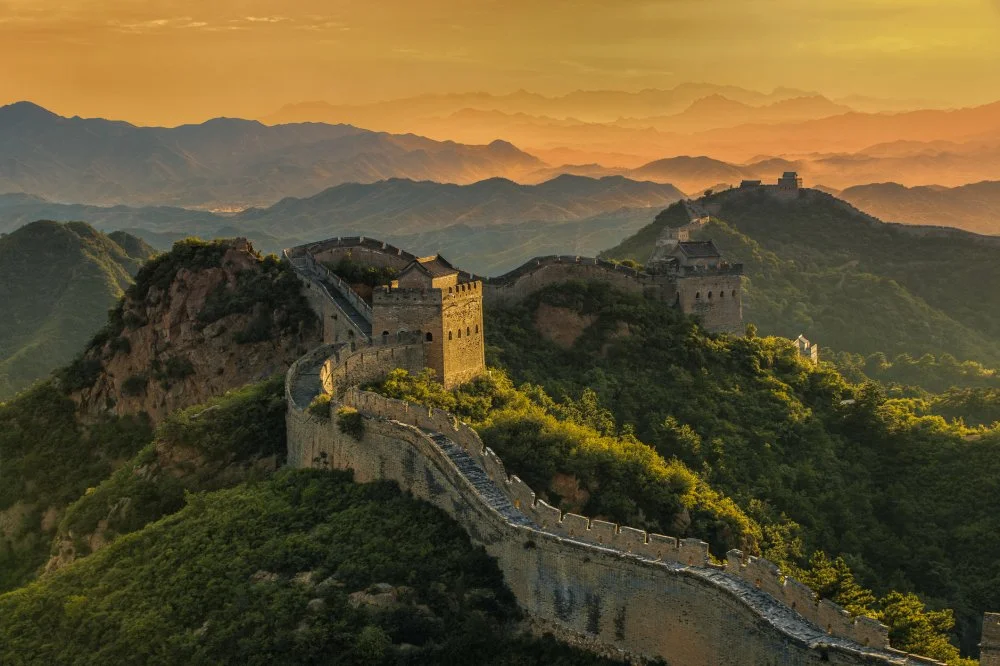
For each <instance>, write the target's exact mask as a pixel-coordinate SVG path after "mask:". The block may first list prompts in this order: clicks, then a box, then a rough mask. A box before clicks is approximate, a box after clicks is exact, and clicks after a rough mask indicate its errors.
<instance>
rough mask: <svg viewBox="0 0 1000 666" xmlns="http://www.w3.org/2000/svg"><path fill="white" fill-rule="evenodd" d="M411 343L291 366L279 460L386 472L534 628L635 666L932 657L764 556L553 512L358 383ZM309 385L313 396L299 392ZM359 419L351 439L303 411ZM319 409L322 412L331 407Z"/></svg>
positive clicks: (342, 349) (428, 423)
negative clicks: (314, 404)
mask: <svg viewBox="0 0 1000 666" xmlns="http://www.w3.org/2000/svg"><path fill="white" fill-rule="evenodd" d="M421 349H422V348H421V346H420V345H419V344H410V345H406V344H401V345H383V346H380V347H379V346H376V347H373V346H367V347H355V348H351V346H350V345H346V344H341V345H328V346H325V347H323V348H320V349H318V350H316V351H315V352H313V353H310V354H307V355H306V356H305V357H303V358H302V359H300V361H299V362H297V363H296V364H294V365H293V366H292V368H291V369H290V370H289V375H288V378H287V381H286V395H287V398H288V404H289V411H288V447H289V455H288V460H289V464H290V465H292V466H297V467H315V466H321V467H330V468H343V469H352V470H354V473H355V479H356V480H357V481H359V482H366V481H372V480H376V479H391V480H394V481H396V482H397V483H399V485H400V486H401V487H402V488H403V490H405V491H408V492H410V493H412V494H413V495H414V496H416V497H419V498H422V499H425V500H427V501H429V502H431V503H432V504H434V505H436V506H438V507H439V508H441V509H443V510H445V511H446V512H447V513H449V515H451V516H452V517H453V518H454V519H455V520H456V521H457V522H458V523H459V524H460V525H462V527H463V528H464V529H466V531H467V532H468V533H469V536H470V538H471V539H472V540H473V542H475V543H478V544H481V545H482V546H484V547H485V548H486V550H487V552H489V553H490V554H491V555H492V556H493V557H495V558H496V560H497V562H498V564H499V566H500V569H501V571H503V573H504V577H505V580H506V582H507V584H508V586H509V587H510V589H511V591H512V592H513V593H514V595H515V597H516V598H517V600H518V602H519V604H520V605H521V606H522V608H523V609H524V610H525V612H526V613H527V615H528V616H529V617H530V618H531V619H532V621H533V622H534V623H535V625H536V626H538V627H540V628H541V629H540V630H544V631H555V632H556V633H557V634H558V635H560V636H562V637H563V638H566V639H569V640H573V641H575V642H577V643H578V644H582V645H586V646H588V647H592V648H594V649H599V650H601V651H602V653H608V654H619V655H622V656H627V657H629V658H634V659H638V660H643V659H649V658H664V659H669V661H670V663H671V664H677V665H684V664H692V665H694V664H699V665H700V664H720V665H726V664H734V665H735V664H756V663H773V664H803V665H805V664H812V663H815V662H817V661H826V662H829V663H833V664H933V663H936V662H934V661H932V660H927V659H923V658H919V657H913V656H910V655H906V654H903V653H901V652H898V651H895V650H891V649H888V648H886V647H885V645H886V636H887V634H886V632H885V629H884V627H882V626H881V625H879V624H878V623H877V622H874V621H872V620H869V619H867V618H850V617H849V616H847V615H846V614H845V613H844V612H843V610H842V609H840V608H838V607H837V606H836V605H835V604H832V603H830V602H828V601H817V599H816V597H815V595H814V594H813V593H812V592H811V591H810V590H809V589H808V588H807V587H806V586H804V585H802V584H801V583H799V582H797V581H795V580H794V579H791V578H788V577H784V576H782V575H781V572H780V571H779V570H778V569H777V567H775V566H774V565H773V564H771V563H770V562H768V561H767V560H764V559H760V558H755V557H749V558H743V556H742V554H741V553H739V551H731V552H730V553H729V554H728V556H727V561H726V563H725V564H720V563H715V562H713V561H712V558H711V556H710V554H709V549H708V544H706V543H705V542H703V541H701V540H699V539H690V538H688V539H678V538H674V537H670V536H664V535H659V534H654V533H649V532H647V531H645V530H641V529H636V528H633V527H628V526H623V525H617V524H615V523H612V522H607V521H603V520H599V519H594V518H588V517H586V516H580V515H576V514H572V513H565V514H564V513H562V512H561V511H560V510H559V509H558V508H557V507H554V506H551V505H550V504H548V503H547V502H545V501H544V499H541V498H539V497H538V496H537V495H536V493H535V492H534V491H533V490H532V489H531V488H530V487H529V486H528V485H527V484H525V483H524V482H523V481H522V480H521V479H519V478H518V477H517V476H513V475H510V474H508V472H507V470H506V468H505V467H504V464H503V461H502V460H501V459H500V457H499V456H497V454H496V453H495V452H493V451H492V450H490V449H489V448H488V447H486V446H485V445H484V443H483V441H482V439H481V438H480V437H479V434H478V433H477V432H476V431H475V430H474V429H473V428H471V427H470V426H468V425H467V424H464V423H462V422H460V421H459V420H458V419H457V418H456V417H455V416H454V415H453V414H451V413H449V412H447V411H445V410H440V409H434V408H428V407H425V406H420V405H415V404H412V403H407V402H405V401H402V400H394V399H391V398H387V397H385V396H382V395H379V394H375V393H371V392H366V391H363V390H361V389H360V388H359V387H360V385H362V384H365V383H367V382H371V381H375V380H377V379H378V378H379V376H378V375H379V373H383V374H384V373H385V372H388V371H389V370H390V369H391V367H392V366H394V365H397V364H398V366H399V367H405V368H411V367H419V365H420V364H421V363H422V359H421V358H420V351H421ZM310 385H311V386H313V389H311V391H310V390H309V389H308V387H309V386H310ZM311 392H312V393H315V394H318V393H320V392H326V393H329V394H331V396H332V400H331V410H335V409H337V408H338V407H340V406H350V407H353V408H355V409H357V410H358V412H360V413H361V414H362V416H363V418H364V423H365V427H364V435H363V437H361V438H360V439H355V438H354V437H352V436H350V435H347V434H345V433H341V432H340V431H339V429H338V428H337V426H336V424H335V423H334V419H333V418H330V417H329V416H328V417H323V416H321V415H316V414H313V413H312V412H311V411H310V410H308V409H307V408H306V405H307V404H308V400H310V399H311V398H310V393H311ZM331 416H332V412H331Z"/></svg>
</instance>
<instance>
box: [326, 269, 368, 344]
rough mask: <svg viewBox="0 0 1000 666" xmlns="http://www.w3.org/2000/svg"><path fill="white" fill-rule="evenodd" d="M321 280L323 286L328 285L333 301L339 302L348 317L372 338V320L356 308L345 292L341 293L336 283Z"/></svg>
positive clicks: (338, 305)
mask: <svg viewBox="0 0 1000 666" xmlns="http://www.w3.org/2000/svg"><path fill="white" fill-rule="evenodd" d="M321 282H322V284H323V286H324V287H326V290H327V291H328V292H330V296H331V298H333V302H334V303H336V304H337V307H339V308H340V309H341V310H342V311H343V313H344V314H346V315H347V317H348V318H349V319H350V320H351V321H352V322H354V325H355V326H357V327H358V328H359V329H361V332H362V333H364V334H365V335H366V336H368V339H369V340H371V337H372V323H371V321H369V320H368V318H367V317H365V316H364V315H363V314H361V313H360V312H358V310H357V308H355V307H354V306H353V305H352V304H351V302H350V301H349V300H347V299H346V298H344V296H343V294H341V293H340V290H339V289H338V288H337V286H336V285H334V284H332V283H330V282H329V281H327V280H321Z"/></svg>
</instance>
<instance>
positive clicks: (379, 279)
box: [324, 256, 399, 287]
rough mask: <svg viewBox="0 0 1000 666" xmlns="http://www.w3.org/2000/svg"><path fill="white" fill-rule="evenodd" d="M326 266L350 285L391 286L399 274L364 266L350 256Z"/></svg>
mask: <svg viewBox="0 0 1000 666" xmlns="http://www.w3.org/2000/svg"><path fill="white" fill-rule="evenodd" d="M324 265H325V266H326V267H327V268H329V269H330V270H331V271H333V273H334V274H335V275H336V276H337V277H339V278H340V279H341V280H343V281H344V282H347V283H348V284H364V285H367V286H369V287H378V286H381V285H384V284H389V283H390V282H392V281H393V280H395V279H396V276H397V275H398V274H399V271H397V270H396V269H394V268H389V267H386V266H371V265H368V264H362V263H359V262H357V261H354V259H352V258H351V257H350V256H345V257H341V258H340V260H339V261H337V262H327V263H326V264H324Z"/></svg>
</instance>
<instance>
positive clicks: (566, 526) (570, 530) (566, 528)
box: [559, 513, 590, 539]
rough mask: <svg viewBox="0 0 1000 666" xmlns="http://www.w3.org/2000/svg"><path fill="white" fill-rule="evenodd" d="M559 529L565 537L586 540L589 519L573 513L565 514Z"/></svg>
mask: <svg viewBox="0 0 1000 666" xmlns="http://www.w3.org/2000/svg"><path fill="white" fill-rule="evenodd" d="M559 529H560V530H561V531H562V532H563V534H565V535H566V536H571V537H574V538H577V539H586V538H587V530H589V529H590V518H587V517H586V516H580V515H577V514H575V513H567V514H566V515H565V516H563V517H562V521H561V522H560V524H559Z"/></svg>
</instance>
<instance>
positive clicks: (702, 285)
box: [677, 271, 743, 335]
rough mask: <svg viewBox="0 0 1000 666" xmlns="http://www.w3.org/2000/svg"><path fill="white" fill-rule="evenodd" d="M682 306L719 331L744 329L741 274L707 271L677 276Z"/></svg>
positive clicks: (710, 328)
mask: <svg viewBox="0 0 1000 666" xmlns="http://www.w3.org/2000/svg"><path fill="white" fill-rule="evenodd" d="M677 295H678V302H679V303H680V307H681V310H683V311H684V312H686V313H688V314H690V315H693V316H695V317H697V318H698V319H699V320H700V322H701V324H702V326H704V327H705V328H706V329H708V330H710V331H714V332H717V333H733V334H736V335H739V334H742V333H743V283H742V277H741V276H740V275H739V274H733V273H727V272H725V271H705V272H704V274H691V275H688V276H685V277H679V278H678V280H677Z"/></svg>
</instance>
